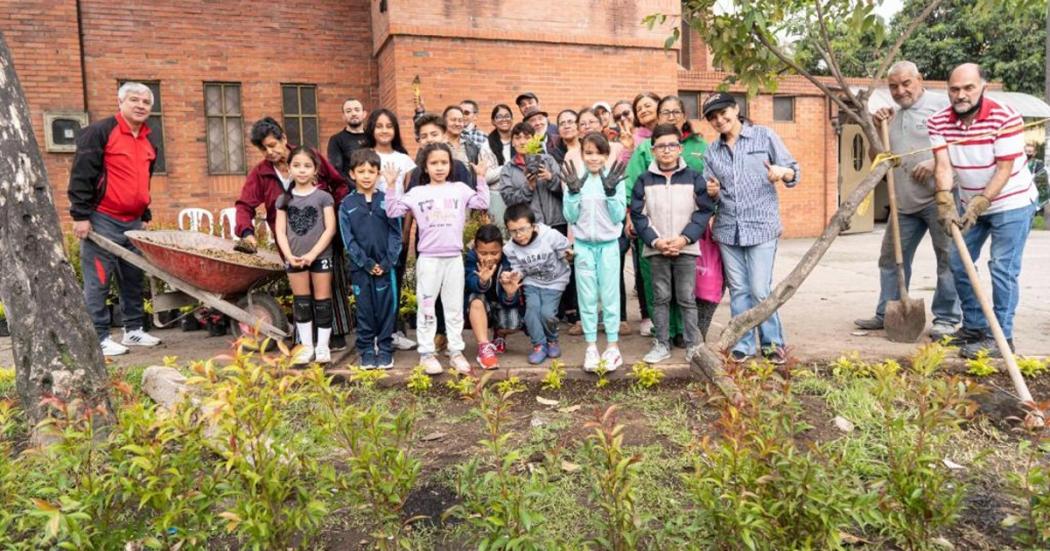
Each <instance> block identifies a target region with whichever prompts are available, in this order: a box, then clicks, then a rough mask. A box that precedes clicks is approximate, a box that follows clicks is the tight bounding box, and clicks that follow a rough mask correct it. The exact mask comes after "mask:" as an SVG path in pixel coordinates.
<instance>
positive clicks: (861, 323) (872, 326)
mask: <svg viewBox="0 0 1050 551" xmlns="http://www.w3.org/2000/svg"><path fill="white" fill-rule="evenodd" d="M853 325H856V326H857V327H859V328H860V329H864V330H867V331H877V330H879V329H882V328H883V321H882V318H880V317H878V316H875V317H873V318H867V319H860V320H853Z"/></svg>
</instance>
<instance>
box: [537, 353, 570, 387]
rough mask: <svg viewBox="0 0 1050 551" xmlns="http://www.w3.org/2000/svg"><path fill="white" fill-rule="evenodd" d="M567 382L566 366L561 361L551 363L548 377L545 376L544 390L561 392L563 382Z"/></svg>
mask: <svg viewBox="0 0 1050 551" xmlns="http://www.w3.org/2000/svg"><path fill="white" fill-rule="evenodd" d="M564 380H565V366H564V365H563V364H562V363H561V360H554V361H552V362H551V365H550V367H548V368H547V373H546V375H544V376H543V381H542V383H543V385H542V387H541V388H543V390H561V385H562V382H563V381H564Z"/></svg>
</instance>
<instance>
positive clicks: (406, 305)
mask: <svg viewBox="0 0 1050 551" xmlns="http://www.w3.org/2000/svg"><path fill="white" fill-rule="evenodd" d="M417 308H418V306H417V303H416V293H415V291H413V290H412V289H409V288H407V287H406V288H405V289H403V290H402V291H401V304H400V305H399V306H398V309H397V315H398V316H399V317H400V318H401V319H408V318H410V317H412V316H415V315H416V309H417Z"/></svg>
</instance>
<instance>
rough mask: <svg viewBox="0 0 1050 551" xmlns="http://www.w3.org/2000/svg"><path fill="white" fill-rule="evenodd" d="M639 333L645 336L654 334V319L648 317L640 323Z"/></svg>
mask: <svg viewBox="0 0 1050 551" xmlns="http://www.w3.org/2000/svg"><path fill="white" fill-rule="evenodd" d="M638 334H639V335H641V336H643V337H651V336H653V320H651V319H648V318H646V319H643V320H642V321H641V322H640V323H638Z"/></svg>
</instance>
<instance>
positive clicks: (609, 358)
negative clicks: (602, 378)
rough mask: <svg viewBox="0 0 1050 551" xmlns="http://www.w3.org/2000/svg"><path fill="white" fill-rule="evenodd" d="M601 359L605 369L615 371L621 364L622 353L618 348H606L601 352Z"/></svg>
mask: <svg viewBox="0 0 1050 551" xmlns="http://www.w3.org/2000/svg"><path fill="white" fill-rule="evenodd" d="M668 356H670V354H668ZM602 361H603V362H605V370H606V371H609V372H612V371H616V370H617V369H619V368H620V367H621V366H623V354H620V349H619V348H606V349H605V352H602Z"/></svg>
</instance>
